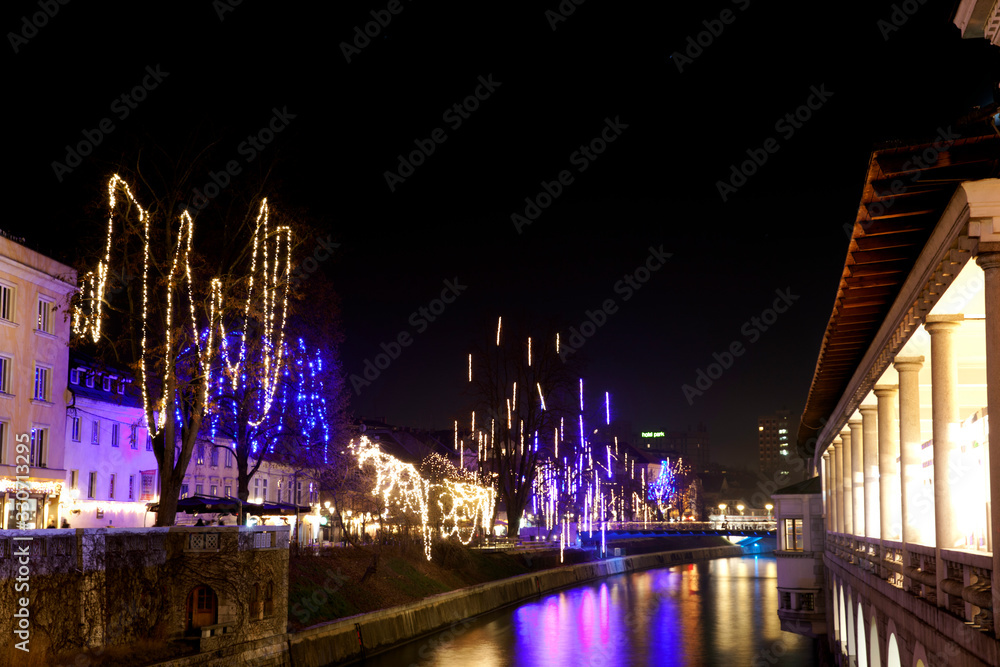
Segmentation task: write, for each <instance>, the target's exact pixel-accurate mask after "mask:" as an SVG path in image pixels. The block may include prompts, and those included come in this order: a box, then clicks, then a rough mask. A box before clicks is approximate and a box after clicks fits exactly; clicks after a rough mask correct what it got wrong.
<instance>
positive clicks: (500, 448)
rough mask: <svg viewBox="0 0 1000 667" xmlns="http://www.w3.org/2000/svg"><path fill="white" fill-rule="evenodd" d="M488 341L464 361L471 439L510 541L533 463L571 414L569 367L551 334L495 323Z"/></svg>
mask: <svg viewBox="0 0 1000 667" xmlns="http://www.w3.org/2000/svg"><path fill="white" fill-rule="evenodd" d="M491 338H493V340H490V342H489V344H488V345H485V346H480V347H479V348H478V349H477V350H476V351H475V352H473V353H472V357H471V361H470V372H471V380H470V384H471V387H472V391H473V394H474V397H475V405H476V431H477V436H476V437H477V440H478V439H480V438H479V434H481V436H482V440H483V441H484V443H485V444H484V445H483V446H482V447H483V449H484V450H485V451H484V452H481V457H482V459H483V461H482V464H481V466H480V470H481V475H482V482H483V483H488V484H494V485H495V488H496V490H497V493H498V496H499V498H500V499H501V500H502V501H503V503H504V504H505V505H506V507H507V522H508V533H509V534H510V535H512V536H516V535H517V534H518V531H519V530H520V521H521V515H522V514H523V512H524V508H525V507H526V506H527V503H528V500H529V498H530V496H531V492H532V487H533V485H534V480H535V475H536V473H537V470H538V464H539V462H540V461H542V460H543V459H544V458H545V457H547V456H553V455H554V439H555V438H557V437H558V436H557V435H556V434H557V432H558V430H559V427H560V425H561V421H560V420H561V419H565V418H567V417H569V416H570V415H571V412H570V411H569V409H568V406H567V403H568V397H569V396H570V395H571V393H572V387H573V375H572V367H571V365H570V364H567V363H564V362H563V361H562V360H561V359H560V357H559V353H558V350H557V349H556V335H555V334H551V335H543V336H538V337H531V336H530V335H528V334H527V333H526V332H524V331H518V330H516V329H515V328H514V327H512V326H511V325H510V324H509V323H505V322H503V321H502V319H501V320H498V322H497V330H496V332H495V337H494V336H491Z"/></svg>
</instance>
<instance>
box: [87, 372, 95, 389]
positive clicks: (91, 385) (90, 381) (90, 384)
mask: <svg viewBox="0 0 1000 667" xmlns="http://www.w3.org/2000/svg"><path fill="white" fill-rule="evenodd" d="M87 386H88V387H89V388H91V389H93V388H94V374H93V373H87Z"/></svg>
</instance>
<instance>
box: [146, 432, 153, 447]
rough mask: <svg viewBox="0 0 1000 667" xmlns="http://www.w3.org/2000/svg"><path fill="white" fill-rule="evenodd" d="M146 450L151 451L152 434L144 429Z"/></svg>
mask: <svg viewBox="0 0 1000 667" xmlns="http://www.w3.org/2000/svg"><path fill="white" fill-rule="evenodd" d="M146 451H147V452H151V451H153V436H151V435H150V434H149V431H146Z"/></svg>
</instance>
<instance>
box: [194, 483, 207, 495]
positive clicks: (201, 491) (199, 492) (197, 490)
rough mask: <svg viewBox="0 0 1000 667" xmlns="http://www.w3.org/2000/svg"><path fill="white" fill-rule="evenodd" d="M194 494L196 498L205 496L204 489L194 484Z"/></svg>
mask: <svg viewBox="0 0 1000 667" xmlns="http://www.w3.org/2000/svg"><path fill="white" fill-rule="evenodd" d="M194 493H195V495H197V496H203V495H205V487H204V486H202V485H201V484H195V485H194Z"/></svg>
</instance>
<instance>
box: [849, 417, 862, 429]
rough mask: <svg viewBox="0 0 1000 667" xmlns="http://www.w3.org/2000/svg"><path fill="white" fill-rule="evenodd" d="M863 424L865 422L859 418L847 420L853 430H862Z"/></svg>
mask: <svg viewBox="0 0 1000 667" xmlns="http://www.w3.org/2000/svg"><path fill="white" fill-rule="evenodd" d="M862 423H863V422H862V421H861V420H860V419H858V418H857V417H851V418H850V419H848V420H847V425H848V426H850V427H851V428H852V429H855V428H861V424H862Z"/></svg>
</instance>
